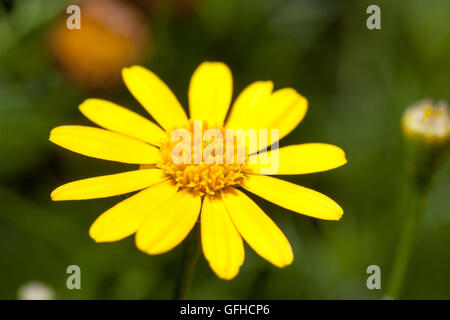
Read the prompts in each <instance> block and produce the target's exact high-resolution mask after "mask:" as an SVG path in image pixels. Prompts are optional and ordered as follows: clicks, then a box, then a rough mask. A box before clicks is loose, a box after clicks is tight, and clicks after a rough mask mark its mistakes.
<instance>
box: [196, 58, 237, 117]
mask: <svg viewBox="0 0 450 320" xmlns="http://www.w3.org/2000/svg"><path fill="white" fill-rule="evenodd" d="M232 93H233V78H232V75H231V71H230V69H229V68H228V67H227V66H226V65H225V64H223V63H221V62H203V63H202V64H201V65H200V66H199V67H198V68H197V69H196V70H195V72H194V74H193V75H192V78H191V83H190V85H189V112H190V115H191V119H193V120H206V121H208V122H210V123H214V124H217V125H219V126H222V125H223V121H224V120H225V116H226V115H227V112H228V108H229V107H230V102H231V96H232Z"/></svg>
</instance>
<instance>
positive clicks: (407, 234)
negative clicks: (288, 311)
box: [387, 179, 430, 299]
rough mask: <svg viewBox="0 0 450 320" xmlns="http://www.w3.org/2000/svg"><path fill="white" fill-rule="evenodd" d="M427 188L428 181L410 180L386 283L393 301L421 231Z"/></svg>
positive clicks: (399, 293)
mask: <svg viewBox="0 0 450 320" xmlns="http://www.w3.org/2000/svg"><path fill="white" fill-rule="evenodd" d="M429 186H430V181H429V179H412V181H410V183H409V186H408V188H409V191H408V197H407V212H406V217H405V223H404V225H403V230H402V235H401V238H400V241H399V243H398V247H397V252H396V255H395V258H394V263H393V266H392V269H391V274H390V277H389V281H388V290H387V293H388V294H389V296H390V297H391V298H393V299H399V298H400V297H401V293H402V287H403V283H404V280H405V277H406V274H407V269H408V264H409V262H410V258H411V252H412V251H413V249H414V247H415V243H416V240H417V238H418V235H419V233H420V230H421V225H422V220H423V215H424V213H425V210H426V208H427V204H428V195H429V189H430V188H429Z"/></svg>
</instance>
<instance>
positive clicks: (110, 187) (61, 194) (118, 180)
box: [51, 169, 167, 201]
mask: <svg viewBox="0 0 450 320" xmlns="http://www.w3.org/2000/svg"><path fill="white" fill-rule="evenodd" d="M166 179H167V176H166V175H164V173H163V171H162V170H160V169H145V170H134V171H128V172H123V173H117V174H111V175H107V176H101V177H94V178H89V179H84V180H78V181H74V182H70V183H67V184H64V185H62V186H60V187H58V188H56V189H55V190H54V191H53V192H52V195H51V197H52V200H53V201H62V200H85V199H95V198H105V197H111V196H117V195H119V194H125V193H129V192H133V191H137V190H142V189H144V188H147V187H149V186H151V185H154V184H157V183H160V182H162V181H164V180H166Z"/></svg>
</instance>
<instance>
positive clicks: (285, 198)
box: [243, 175, 343, 220]
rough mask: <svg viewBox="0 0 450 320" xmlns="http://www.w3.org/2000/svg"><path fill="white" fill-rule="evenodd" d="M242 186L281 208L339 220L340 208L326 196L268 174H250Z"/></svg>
mask: <svg viewBox="0 0 450 320" xmlns="http://www.w3.org/2000/svg"><path fill="white" fill-rule="evenodd" d="M243 187H244V188H245V189H247V190H249V191H250V192H253V193H254V194H256V195H258V196H260V197H262V198H264V199H266V200H268V201H270V202H273V203H275V204H277V205H279V206H281V207H283V208H286V209H289V210H292V211H295V212H298V213H301V214H304V215H307V216H310V217H314V218H319V219H324V220H339V219H340V218H341V217H342V214H343V211H342V208H341V207H340V206H339V205H338V204H337V203H336V202H334V201H333V200H331V199H330V198H328V197H327V196H325V195H323V194H321V193H319V192H317V191H314V190H311V189H308V188H305V187H301V186H299V185H296V184H293V183H290V182H287V181H284V180H280V179H276V178H273V177H269V176H259V175H250V176H249V178H248V179H247V180H246V181H245V182H244V185H243Z"/></svg>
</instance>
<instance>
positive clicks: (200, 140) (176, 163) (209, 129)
mask: <svg viewBox="0 0 450 320" xmlns="http://www.w3.org/2000/svg"><path fill="white" fill-rule="evenodd" d="M160 152H161V159H162V162H161V163H159V164H158V165H157V166H158V167H159V168H161V169H163V170H164V172H165V174H167V175H169V176H171V177H172V178H173V179H174V180H175V181H176V183H177V184H178V185H179V186H180V187H182V188H183V187H184V188H191V189H192V190H193V191H194V192H199V193H200V194H201V195H204V194H208V195H211V196H213V195H215V194H216V192H217V191H219V190H220V189H223V188H226V187H228V186H235V185H240V184H241V183H242V182H243V181H244V180H245V179H246V177H247V174H248V172H249V170H248V168H247V164H248V148H246V146H245V141H244V143H243V141H241V140H240V139H238V138H237V137H236V136H233V131H232V130H229V129H228V130H226V129H225V128H223V127H219V126H214V125H210V124H209V123H207V122H206V121H192V120H191V121H189V122H188V123H187V124H186V125H184V126H181V127H179V128H175V129H173V130H171V131H169V132H167V136H166V139H164V141H163V142H162V144H161V147H160Z"/></svg>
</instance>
